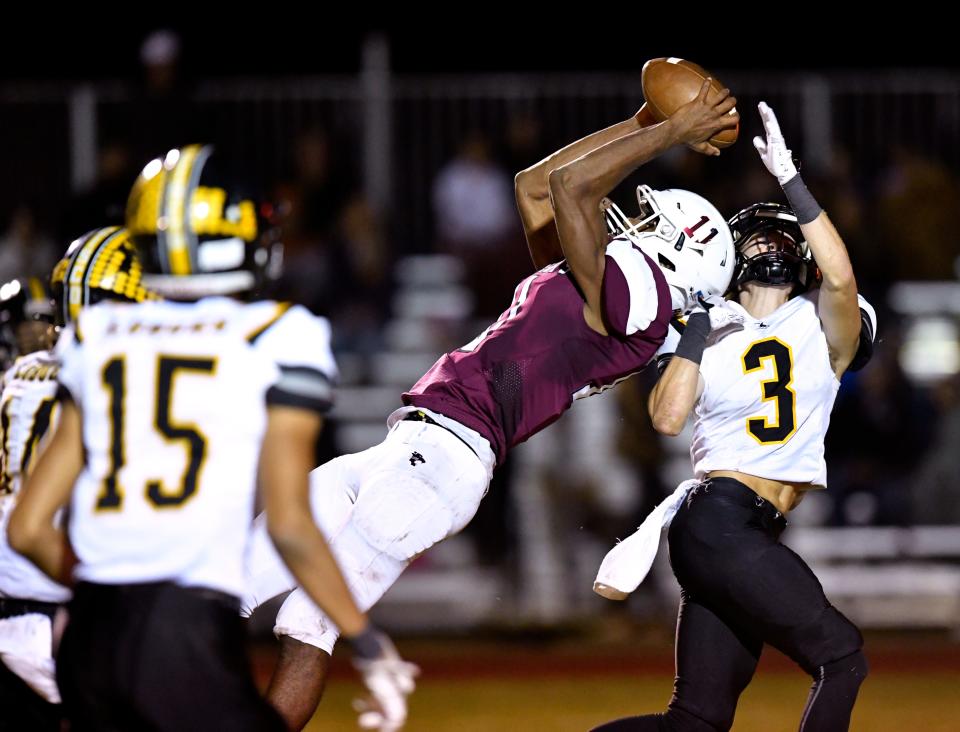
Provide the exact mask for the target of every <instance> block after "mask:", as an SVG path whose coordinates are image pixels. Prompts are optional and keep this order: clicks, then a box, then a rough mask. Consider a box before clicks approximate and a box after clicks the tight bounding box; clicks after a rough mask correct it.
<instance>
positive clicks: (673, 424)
mask: <svg viewBox="0 0 960 732" xmlns="http://www.w3.org/2000/svg"><path fill="white" fill-rule="evenodd" d="M699 381H700V366H699V364H696V363H694V362H693V361H688V360H687V359H685V358H682V357H680V356H674V357H673V358H672V359H671V360H670V363H669V364H668V365H667V368H666V369H665V370H664V372H663V375H662V376H661V377H660V380H659V381H658V382H657V383H656V385H655V386H654V387H653V390H652V391H651V392H650V398H649V400H648V402H647V407H648V410H649V412H650V420H651V422H652V423H653V428H654V429H655V430H656V431H657V432H659V433H660V434H663V435H669V436H676V435H679V434H680V432H681V431H682V430H683V427H684V425H685V424H686V423H687V418H688V417H689V416H690V412H691V411H692V410H693V407H694V405H695V404H696V403H697V390H698V386H699Z"/></svg>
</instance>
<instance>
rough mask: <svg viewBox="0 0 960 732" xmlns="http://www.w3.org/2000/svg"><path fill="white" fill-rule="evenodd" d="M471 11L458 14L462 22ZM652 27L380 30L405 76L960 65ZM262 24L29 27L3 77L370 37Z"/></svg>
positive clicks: (934, 57) (350, 67)
mask: <svg viewBox="0 0 960 732" xmlns="http://www.w3.org/2000/svg"><path fill="white" fill-rule="evenodd" d="M315 7H320V6H319V5H318V6H315ZM466 10H467V8H466V7H465V6H460V10H459V12H460V13H461V14H463V13H465V12H466ZM421 12H423V11H421ZM371 14H372V9H371ZM435 15H436V14H435ZM487 15H488V16H489V15H492V14H490V13H488V14H487ZM431 17H435V16H431ZM833 20H836V19H833ZM818 21H819V19H818ZM644 22H645V23H646V25H644V23H641V22H640V21H639V20H638V21H634V22H632V23H630V22H625V21H624V20H623V19H622V17H621V18H618V17H617V16H616V15H614V14H613V13H608V14H605V15H604V14H599V15H597V17H596V18H591V19H590V20H589V21H588V22H587V23H586V24H581V25H582V26H583V27H584V28H591V29H592V30H591V32H586V31H581V32H579V33H578V32H576V28H577V24H576V22H574V21H572V20H571V21H570V22H569V23H568V24H567V26H566V27H565V28H562V29H561V30H556V29H554V30H551V31H547V32H544V31H537V32H532V31H531V30H530V29H529V27H525V26H523V25H520V24H510V23H502V24H500V25H497V24H495V23H493V22H491V21H489V20H485V21H484V22H483V23H476V22H471V21H469V20H467V19H466V17H461V18H459V19H457V20H448V22H446V23H444V24H443V27H442V28H441V29H439V30H430V29H427V28H425V27H423V26H418V29H417V30H414V31H410V30H405V31H402V30H398V27H393V28H387V29H381V30H380V31H379V32H382V33H385V34H386V35H387V36H388V37H389V39H390V44H391V59H392V64H393V68H394V69H395V70H396V71H398V72H401V73H402V72H480V71H588V70H593V71H599V70H611V71H613V70H634V69H639V68H640V67H642V66H643V62H644V61H645V60H646V59H648V58H653V57H656V56H668V55H673V56H682V57H686V58H691V59H693V60H695V61H697V62H699V63H701V64H703V65H704V66H706V67H707V68H713V69H749V68H755V69H761V70H763V69H769V70H778V69H790V70H805V69H845V68H857V69H866V68H892V67H910V68H954V69H956V68H958V66H960V54H957V53H956V50H955V45H956V44H955V41H953V40H952V39H938V38H936V37H933V36H931V32H930V30H929V27H928V28H925V29H922V30H920V29H918V30H917V31H915V32H912V31H911V28H910V20H909V19H908V18H900V19H898V21H897V30H896V34H895V36H893V37H892V38H891V39H887V38H885V36H884V31H882V30H881V31H877V30H873V31H869V32H867V31H861V30H856V32H855V33H854V34H852V35H851V34H850V33H848V32H847V31H846V30H833V29H831V30H828V31H827V32H826V33H823V32H822V31H821V32H819V35H817V36H816V37H815V39H811V38H809V37H807V36H805V35H804V34H802V33H801V32H799V31H797V30H796V29H794V28H792V27H790V26H776V24H773V30H771V27H770V24H755V25H744V24H743V23H736V24H728V26H729V27H730V28H736V33H733V31H719V30H717V28H716V27H715V26H716V24H713V23H710V22H707V21H701V22H700V23H699V24H697V25H695V26H694V28H693V30H689V29H681V28H679V27H677V25H676V23H673V24H672V25H671V23H669V22H667V21H666V20H662V21H659V22H657V21H652V20H649V19H647V20H646V21H644ZM252 23H254V24H255V25H256V27H254V26H253V25H251V26H240V25H236V26H230V27H229V28H227V29H226V30H225V29H223V28H222V27H221V29H220V30H219V31H218V32H212V31H211V30H210V28H212V27H216V21H205V22H204V24H203V30H198V29H197V28H196V26H193V25H187V24H183V23H180V24H177V23H172V24H162V23H160V24H145V23H140V24H138V25H136V26H134V27H132V28H131V27H128V30H127V32H126V33H119V32H116V31H113V32H110V33H106V32H104V29H103V28H91V29H86V28H85V27H84V26H83V23H81V26H80V28H81V30H80V31H79V32H78V29H77V26H75V25H73V24H70V23H64V24H62V25H61V26H60V28H59V29H51V28H49V27H43V29H42V32H37V31H35V30H34V28H37V27H39V26H31V25H24V26H23V27H22V28H20V29H17V30H16V31H14V32H13V33H7V34H5V35H6V36H7V37H5V38H3V39H2V42H0V79H4V80H8V81H9V80H65V81H75V80H80V79H116V78H132V77H135V76H136V75H137V73H138V65H139V61H138V48H139V45H140V42H141V40H142V39H143V37H144V36H145V35H146V33H147V32H148V31H149V30H150V29H151V28H153V27H158V26H161V27H173V28H174V29H176V30H177V32H178V33H180V35H181V37H182V39H183V49H184V60H185V64H186V68H187V70H188V72H189V73H190V74H191V75H192V76H194V77H218V76H230V75H242V76H271V75H279V74H322V73H351V72H354V71H356V70H357V69H358V67H359V64H360V47H361V43H362V40H363V38H364V36H366V35H367V34H368V33H370V32H372V31H370V30H367V29H365V28H361V27H358V26H356V25H351V24H349V23H346V22H344V21H338V22H334V23H329V24H327V25H326V30H318V28H320V27H321V26H322V25H323V24H322V23H320V22H319V21H317V22H309V21H306V20H304V19H302V18H296V17H291V16H289V15H288V17H287V18H286V20H285V21H279V20H278V21H275V22H271V21H269V20H267V21H261V20H260V19H257V20H256V21H252ZM771 23H772V22H771ZM824 25H825V27H827V28H829V27H830V26H829V24H827V23H825V24H824ZM927 25H931V24H927ZM932 25H934V26H936V24H932ZM844 27H853V28H858V26H857V25H853V26H844ZM65 28H69V31H68V30H65ZM645 28H647V30H646V32H645V31H644V29H645ZM8 29H10V30H13V29H12V28H11V27H10V26H8ZM610 29H614V30H610ZM888 33H890V34H891V35H892V34H893V31H888ZM98 37H99V40H98ZM665 38H672V39H674V40H663V39H665ZM768 38H774V39H776V40H775V41H770V40H767V39H768ZM864 48H867V49H869V50H862V49H864ZM811 49H816V50H815V51H813V50H811Z"/></svg>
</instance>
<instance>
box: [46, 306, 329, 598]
mask: <svg viewBox="0 0 960 732" xmlns="http://www.w3.org/2000/svg"><path fill="white" fill-rule="evenodd" d="M77 333H78V334H79V335H80V338H76V337H74V335H73V334H72V333H70V332H67V333H66V334H64V336H63V337H61V343H62V344H63V347H62V348H59V349H58V351H59V354H60V358H61V361H62V367H61V371H60V382H61V383H62V384H63V385H64V387H66V389H67V390H68V391H69V393H70V395H71V397H72V398H73V400H74V401H75V402H76V403H77V404H78V405H79V406H80V408H81V413H82V415H83V439H84V446H85V449H86V454H87V462H86V465H85V466H84V469H83V472H82V473H81V476H80V478H79V480H78V481H77V484H76V486H75V487H74V490H73V495H72V503H71V521H70V540H71V543H72V545H73V548H74V550H75V551H76V553H77V556H78V558H79V561H80V563H79V565H78V567H77V570H76V575H77V578H78V579H80V580H85V581H89V582H95V583H100V584H131V583H140V582H152V581H164V580H166V581H173V582H176V583H178V584H181V585H184V586H200V587H209V588H213V589H217V590H220V591H223V592H226V593H228V594H231V595H239V594H240V592H241V590H242V587H243V568H242V564H243V557H244V553H245V550H246V545H247V541H248V537H249V532H250V526H251V521H252V519H253V510H254V494H255V486H256V475H257V463H258V459H259V454H260V446H261V442H262V439H263V435H264V431H265V428H266V422H267V413H266V407H267V404H268V403H269V404H281V405H288V406H296V407H300V408H305V409H311V410H314V411H319V412H325V411H326V410H328V409H329V407H330V406H331V400H332V385H333V381H334V380H335V378H336V367H335V364H334V360H333V355H332V353H331V352H330V331H329V327H328V325H327V323H326V321H325V320H322V319H319V318H316V317H314V316H312V315H310V314H309V313H308V312H307V311H306V310H305V309H303V308H302V307H292V308H291V307H290V306H288V305H281V304H278V303H275V302H257V303H253V304H243V303H239V302H236V301H233V300H230V299H227V298H220V297H217V298H207V299H204V300H200V301H199V302H197V303H174V302H147V303H141V304H139V305H131V304H119V303H105V304H101V305H97V306H95V307H93V308H89V309H87V310H85V311H83V312H82V313H81V315H80V319H79V327H78V329H77Z"/></svg>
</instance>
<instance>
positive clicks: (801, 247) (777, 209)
mask: <svg viewBox="0 0 960 732" xmlns="http://www.w3.org/2000/svg"><path fill="white" fill-rule="evenodd" d="M727 223H728V224H729V226H730V231H731V232H733V243H734V246H735V247H736V250H737V263H736V267H735V269H734V273H733V280H732V282H731V283H730V286H731V288H733V289H734V290H736V289H738V288H739V287H740V285H742V284H744V283H745V282H762V283H763V284H766V285H785V284H789V283H793V284H794V285H795V287H794V290H793V292H794V293H797V292H803V291H805V290H806V289H808V288H809V287H810V285H811V284H813V282H814V281H815V279H816V269H817V265H816V262H814V261H813V256H812V255H811V254H810V250H809V248H808V247H807V243H806V241H805V239H804V236H803V232H802V231H801V230H800V224H799V223H797V217H796V215H795V214H794V213H793V211H792V210H790V208H789V207H787V206H784V205H783V204H780V203H755V204H753V205H752V206H747V207H746V208H745V209H743V210H742V211H740V212H739V213H738V214H736V215H735V216H733V217H732V218H731V219H730V220H729V221H728V222H727ZM758 241H765V242H766V243H767V244H768V248H767V250H766V251H760V252H758V253H757V254H754V255H753V256H750V257H747V256H745V255H744V250H745V249H746V248H747V247H749V246H750V245H752V244H755V243H757V242H758Z"/></svg>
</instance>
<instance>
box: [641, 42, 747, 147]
mask: <svg viewBox="0 0 960 732" xmlns="http://www.w3.org/2000/svg"><path fill="white" fill-rule="evenodd" d="M708 76H709V77H711V78H712V79H713V81H712V82H711V83H710V88H711V91H710V95H709V96H708V97H707V98H708V99H709V98H710V97H714V96H715V95H716V94H719V93H720V90H721V89H723V88H724V85H723V84H722V83H721V82H720V81H719V80H718V79H717V77H716V76H714V75H713V74H711V73H709V72H707V71H706V70H704V68H703V67H702V66H700V65H698V64H695V63H694V62H693V61H687V60H686V59H682V58H672V57H671V58H653V59H650V60H649V61H647V62H646V63H645V64H644V65H643V72H642V74H641V77H640V83H641V85H642V86H643V98H644V99H645V100H646V102H647V106H648V107H649V108H650V112H651V114H653V117H654V118H655V119H656V120H657V122H662V121H663V120H665V119H666V118H667V117H669V116H670V115H671V114H673V113H674V112H675V111H677V109H678V108H680V107H682V106H683V105H684V104H686V103H687V102H689V101H692V100H693V99H696V96H697V94H699V93H700V87H701V86H702V85H703V80H704V79H706V78H707V77H708ZM734 111H735V110H731V114H733V113H734ZM739 132H740V125H739V124H737V126H736V127H733V128H730V129H728V130H723V131H721V132H719V133H718V134H716V135H714V136H713V137H711V138H710V143H711V144H712V145H715V146H716V147H729V146H730V145H732V144H733V143H735V142H736V141H737V135H738V134H739Z"/></svg>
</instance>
